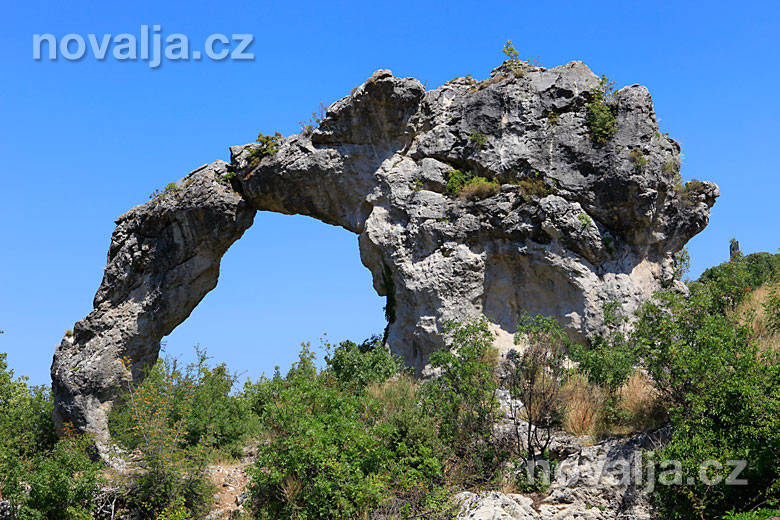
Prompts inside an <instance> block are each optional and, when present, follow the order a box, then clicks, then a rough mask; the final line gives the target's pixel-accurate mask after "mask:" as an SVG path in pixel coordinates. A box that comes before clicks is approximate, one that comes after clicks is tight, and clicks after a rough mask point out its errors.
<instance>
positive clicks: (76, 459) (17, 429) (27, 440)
mask: <svg viewBox="0 0 780 520" xmlns="http://www.w3.org/2000/svg"><path fill="white" fill-rule="evenodd" d="M5 358H6V354H4V353H0V496H2V497H3V499H5V500H8V501H9V502H10V503H11V506H12V509H13V510H14V511H16V516H15V517H14V518H19V519H24V520H44V519H51V520H76V519H84V518H91V512H92V511H93V509H94V505H93V503H92V496H93V493H94V491H95V489H96V488H97V486H98V483H99V479H98V472H99V471H100V469H101V468H102V466H101V464H99V463H96V462H94V461H93V459H92V456H93V453H92V452H91V447H92V443H91V441H90V439H89V438H88V437H86V436H84V435H78V434H76V433H69V434H67V435H65V436H63V438H62V439H61V440H59V441H58V440H57V438H56V436H55V434H54V425H53V423H52V421H51V412H52V407H53V403H52V399H51V394H50V392H49V389H48V388H45V387H28V385H27V383H26V380H25V379H24V378H16V377H15V376H14V373H13V371H12V370H9V369H8V365H7V364H6V362H5Z"/></svg>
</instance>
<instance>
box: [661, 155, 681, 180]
mask: <svg viewBox="0 0 780 520" xmlns="http://www.w3.org/2000/svg"><path fill="white" fill-rule="evenodd" d="M661 171H662V172H663V173H675V174H676V175H679V174H680V164H679V163H678V162H677V161H675V160H673V159H669V160H667V161H666V162H664V164H663V166H661ZM675 184H676V185H680V184H681V182H680V181H675Z"/></svg>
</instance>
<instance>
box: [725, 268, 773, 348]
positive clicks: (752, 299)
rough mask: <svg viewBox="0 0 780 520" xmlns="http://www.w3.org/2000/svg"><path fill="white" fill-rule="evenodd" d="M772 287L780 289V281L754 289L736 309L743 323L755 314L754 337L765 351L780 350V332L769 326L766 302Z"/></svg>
mask: <svg viewBox="0 0 780 520" xmlns="http://www.w3.org/2000/svg"><path fill="white" fill-rule="evenodd" d="M772 289H775V290H777V291H780V282H777V283H775V284H764V285H762V286H761V287H758V288H757V289H755V290H753V291H752V292H750V294H748V295H747V296H746V297H745V299H744V300H743V301H742V303H740V304H739V305H738V306H737V308H736V310H735V311H734V312H735V313H736V315H737V316H739V317H740V320H741V322H742V323H747V321H748V317H749V316H751V315H752V316H753V322H752V327H753V338H754V339H755V340H756V341H758V344H759V345H760V346H761V349H762V350H764V351H775V352H780V332H773V331H772V330H771V328H770V326H769V319H768V318H769V317H768V316H767V313H766V309H765V307H764V304H765V303H766V302H767V300H768V299H769V297H770V294H771V292H772Z"/></svg>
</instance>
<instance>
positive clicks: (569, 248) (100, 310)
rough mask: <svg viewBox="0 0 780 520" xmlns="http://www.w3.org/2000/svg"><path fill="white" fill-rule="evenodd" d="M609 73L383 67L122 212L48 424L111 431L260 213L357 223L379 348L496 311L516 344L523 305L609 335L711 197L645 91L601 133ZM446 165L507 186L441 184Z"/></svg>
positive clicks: (424, 340) (619, 98) (421, 360)
mask: <svg viewBox="0 0 780 520" xmlns="http://www.w3.org/2000/svg"><path fill="white" fill-rule="evenodd" d="M598 82H599V79H598V78H597V77H596V76H595V75H594V74H593V73H592V72H591V71H590V70H589V69H588V68H587V67H586V66H585V65H583V64H582V63H580V62H572V63H569V64H566V65H563V66H560V67H556V68H553V69H544V68H539V67H531V66H529V65H527V64H520V65H519V66H517V65H516V66H513V65H512V64H509V63H506V64H504V65H502V66H501V67H499V68H497V69H496V70H494V71H493V73H492V75H491V77H490V78H489V79H488V80H485V81H483V82H479V83H477V82H474V81H473V80H470V79H468V78H460V79H456V80H453V81H451V82H449V83H447V84H446V85H443V86H442V87H439V88H437V89H435V90H432V91H427V92H426V91H425V90H424V88H423V86H422V85H421V84H420V83H419V82H418V81H417V80H415V79H410V78H397V77H394V76H393V75H392V74H391V73H390V72H389V71H378V72H376V73H375V74H374V75H373V76H372V77H371V78H370V79H369V80H368V81H366V82H365V83H364V84H363V85H361V86H360V87H358V88H356V89H355V90H354V91H353V92H352V93H351V94H350V95H349V96H347V97H345V98H344V99H342V100H340V101H337V102H336V103H334V104H333V105H332V106H331V107H329V109H328V112H327V115H326V117H325V118H324V120H323V121H322V122H321V124H320V125H319V127H318V128H316V129H310V130H306V131H304V132H303V133H301V134H299V135H294V136H291V137H288V138H284V139H281V140H280V141H279V142H277V143H276V144H275V145H274V146H273V147H272V148H271V149H264V148H263V145H260V144H254V143H253V144H249V145H244V146H236V147H233V148H231V164H230V165H229V167H228V165H225V164H224V163H215V164H213V165H211V166H209V167H207V168H206V169H204V170H200V171H198V172H195V173H193V174H191V175H190V176H188V177H187V178H185V180H184V181H182V182H181V183H180V184H181V185H182V186H181V188H180V189H179V191H177V192H176V194H175V197H174V195H171V194H165V195H163V196H162V197H160V198H159V199H155V201H152V202H149V203H147V204H145V205H143V206H139V207H137V208H135V209H133V210H132V211H131V212H130V213H128V214H127V215H125V216H123V217H122V218H120V220H119V221H118V228H117V231H116V232H115V233H114V236H113V237H112V245H111V249H110V251H109V262H108V266H107V267H106V275H105V277H104V280H103V284H102V285H101V287H100V289H99V291H98V295H97V297H96V300H95V310H94V311H93V312H92V313H91V314H90V315H89V316H88V317H87V318H86V319H85V320H83V321H81V322H79V323H78V324H76V327H75V329H74V333H75V334H74V336H73V337H66V338H65V339H64V340H63V342H62V344H61V345H60V347H59V348H58V350H57V354H56V355H55V360H54V365H53V367H52V376H53V379H54V392H55V396H56V406H57V412H56V413H57V416H58V417H59V418H60V420H61V421H65V420H72V421H73V422H74V423H75V424H76V425H77V426H79V427H80V428H86V429H91V430H94V431H102V429H104V425H105V414H106V411H107V410H108V408H109V407H110V403H111V400H112V399H113V397H114V396H115V395H116V393H115V392H116V390H115V389H116V387H117V386H118V384H120V383H121V382H122V381H126V380H128V378H131V377H137V376H138V368H137V367H141V366H144V365H146V364H148V363H149V362H151V361H152V360H154V358H155V357H156V355H157V350H158V347H159V340H160V338H161V337H162V336H164V335H165V334H168V333H170V331H171V330H172V329H173V327H175V326H176V325H177V324H178V323H180V322H181V321H182V320H183V319H185V318H186V317H187V315H188V314H189V313H190V311H191V310H192V308H193V307H194V306H195V305H196V304H197V303H198V302H199V301H200V299H201V298H202V297H203V295H204V294H205V293H206V292H207V291H208V290H209V289H211V288H212V287H213V286H214V283H216V277H217V271H218V266H219V258H220V256H221V255H222V254H223V253H224V252H225V250H226V249H227V247H228V246H229V245H230V244H231V243H232V242H233V241H234V240H236V239H237V238H238V237H239V236H240V235H241V233H242V232H243V230H244V229H246V227H247V226H248V225H249V224H250V223H251V220H252V214H253V212H254V210H265V211H276V212H281V213H287V214H303V215H309V216H312V217H314V218H317V219H319V220H321V221H323V222H326V223H329V224H333V225H338V226H341V227H343V228H345V229H348V230H350V231H352V232H353V233H355V234H357V235H358V242H359V246H360V254H361V258H362V261H363V263H364V264H365V266H366V267H367V268H368V269H370V270H371V272H372V274H373V282H374V288H375V289H376V291H377V292H378V293H379V294H380V295H384V296H387V300H388V302H387V315H388V320H389V323H388V328H387V331H386V340H387V342H388V344H389V345H390V347H391V349H392V350H393V351H395V352H397V353H398V354H400V355H402V356H403V358H404V359H405V360H406V362H407V363H409V364H410V365H413V366H415V367H416V368H417V369H418V370H422V369H423V367H424V366H425V364H426V361H427V358H428V355H429V354H430V353H431V352H432V351H434V350H435V349H437V348H439V347H441V346H443V345H444V344H445V340H444V339H443V338H442V336H441V333H440V331H441V326H442V324H443V323H444V322H446V321H447V320H450V319H460V320H462V319H468V318H472V317H475V316H478V315H485V316H487V318H488V319H489V320H490V322H491V323H492V324H493V328H494V330H495V331H496V333H497V337H498V339H499V343H502V342H503V343H511V336H512V334H513V333H514V332H515V328H516V325H517V322H518V319H519V317H520V316H521V315H522V314H523V313H532V314H533V313H543V314H546V315H553V316H556V317H557V318H558V319H559V320H560V321H561V323H562V324H563V325H564V326H565V327H566V328H567V330H568V331H569V333H570V334H571V335H572V336H573V337H575V338H583V337H586V336H588V335H589V334H592V333H594V332H596V331H598V330H599V329H600V327H601V325H602V306H603V304H604V303H606V302H610V301H618V302H620V303H621V304H622V305H623V308H624V311H625V312H630V311H632V310H633V309H635V308H636V307H637V306H638V305H639V303H640V302H641V301H642V300H644V299H646V298H647V297H648V296H649V295H650V294H652V292H654V291H655V290H657V289H658V288H659V287H660V284H661V282H662V281H663V280H669V279H670V278H671V271H672V269H671V268H672V255H673V254H674V253H675V252H676V251H678V250H679V249H680V248H682V247H683V245H684V244H685V243H686V241H687V240H689V239H690V238H691V237H692V236H693V235H695V234H696V233H698V232H699V231H701V230H702V229H703V228H704V226H705V225H706V224H707V220H708V216H709V209H710V207H711V206H712V204H713V203H714V200H715V198H716V197H717V196H718V189H717V187H716V186H715V185H714V184H711V183H707V182H695V183H689V184H688V185H686V186H684V187H683V186H679V184H678V181H677V180H676V179H675V176H676V171H677V170H678V169H679V162H680V148H679V145H678V144H677V143H676V142H675V141H674V140H672V139H670V138H668V137H667V136H666V135H664V134H661V133H659V131H658V125H657V122H656V119H655V114H654V111H653V105H652V100H651V98H650V95H649V93H648V91H647V89H646V88H644V87H641V86H638V85H632V86H630V87H625V88H623V89H621V90H619V91H617V92H616V93H615V95H614V98H613V99H612V100H611V101H610V102H609V103H610V110H611V111H612V113H613V114H614V116H615V121H616V130H615V132H614V135H613V136H612V137H611V138H610V139H609V140H608V141H607V142H605V143H602V144H599V143H596V142H594V140H593V139H592V138H591V132H590V129H589V126H588V122H587V105H588V103H589V102H591V101H592V100H593V90H592V89H593V88H594V87H596V86H597V85H598ZM273 149H276V151H275V153H263V152H272V151H273ZM228 168H229V170H230V173H229V174H228V173H226V172H227V169H228ZM453 170H460V171H461V172H471V174H473V175H475V176H481V177H486V178H488V179H496V180H497V181H498V183H499V184H500V186H499V187H493V186H491V187H490V189H489V190H488V191H487V192H486V193H484V194H483V195H484V196H482V197H480V196H476V195H478V194H475V196H473V197H470V198H467V197H463V196H457V195H455V194H453V193H448V191H447V183H448V178H449V177H450V174H451V172H452V171H453ZM217 177H219V178H221V179H226V178H230V180H229V185H228V181H225V180H219V179H218V178H217ZM188 182H189V183H190V184H188V185H186V186H185V185H184V184H186V183H188ZM144 247H145V248H144ZM123 357H127V358H130V359H131V360H133V361H134V362H135V364H134V365H132V366H131V368H130V369H129V370H128V369H127V368H126V367H125V366H124V365H123V363H122V361H121V359H122V358H123Z"/></svg>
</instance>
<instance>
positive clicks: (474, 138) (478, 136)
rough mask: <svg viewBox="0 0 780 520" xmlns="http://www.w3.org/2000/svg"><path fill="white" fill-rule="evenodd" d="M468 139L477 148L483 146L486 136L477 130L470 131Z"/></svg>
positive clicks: (485, 142)
mask: <svg viewBox="0 0 780 520" xmlns="http://www.w3.org/2000/svg"><path fill="white" fill-rule="evenodd" d="M469 139H470V140H471V142H472V143H474V145H475V146H476V147H477V148H484V147H485V145H486V144H487V136H486V135H485V134H483V133H482V132H480V131H478V130H474V131H473V132H471V135H470V136H469Z"/></svg>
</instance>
